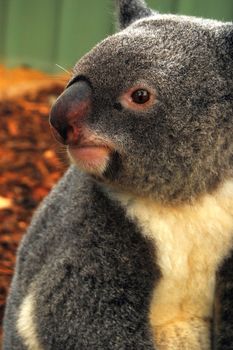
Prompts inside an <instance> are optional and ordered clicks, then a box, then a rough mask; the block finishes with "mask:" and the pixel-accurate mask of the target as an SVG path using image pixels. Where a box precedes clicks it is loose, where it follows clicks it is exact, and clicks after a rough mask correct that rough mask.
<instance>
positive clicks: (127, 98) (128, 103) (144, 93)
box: [119, 83, 157, 112]
mask: <svg viewBox="0 0 233 350" xmlns="http://www.w3.org/2000/svg"><path fill="white" fill-rule="evenodd" d="M156 97H157V94H156V91H155V90H154V89H153V88H151V87H150V86H147V84H144V83H141V84H138V85H136V86H133V87H131V88H130V89H129V90H127V91H125V92H124V93H123V94H122V95H121V96H120V99H119V102H120V103H121V105H122V106H123V107H125V108H127V109H131V110H133V111H135V112H137V111H138V112H143V111H146V110H148V109H149V108H150V107H151V106H153V105H154V104H155V103H156Z"/></svg>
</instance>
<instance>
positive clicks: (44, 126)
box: [0, 66, 69, 348]
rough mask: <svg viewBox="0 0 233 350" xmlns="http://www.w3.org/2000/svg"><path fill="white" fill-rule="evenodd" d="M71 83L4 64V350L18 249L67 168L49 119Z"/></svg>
mask: <svg viewBox="0 0 233 350" xmlns="http://www.w3.org/2000/svg"><path fill="white" fill-rule="evenodd" d="M68 79H69V77H67V79H66V78H62V77H59V78H55V77H49V76H46V75H44V74H42V73H40V72H35V71H31V70H27V69H15V70H6V69H5V68H4V67H2V66H0V145H1V147H0V348H1V322H2V317H3V312H4V307H5V301H6V295H7V292H8V289H9V285H10V281H11V278H12V274H13V270H14V264H15V254H16V249H17V246H18V244H19V241H20V239H21V237H22V235H23V233H24V232H25V230H26V228H27V226H28V224H29V222H30V219H31V216H32V213H33V211H34V210H35V208H36V207H37V205H38V204H39V202H40V201H41V200H42V199H43V197H44V196H45V195H46V194H47V193H48V192H49V191H50V189H51V187H52V186H53V185H54V184H55V183H56V182H57V180H58V179H59V178H60V176H61V175H62V173H63V172H64V170H65V168H66V167H67V160H66V152H65V150H64V149H62V148H61V147H60V146H59V145H58V144H57V143H56V141H54V139H53V137H52V135H51V132H50V130H49V124H48V115H49V110H50V107H51V104H52V102H53V101H54V100H55V98H56V96H57V95H59V94H60V92H61V91H62V89H63V86H64V85H65V82H66V81H67V80H68Z"/></svg>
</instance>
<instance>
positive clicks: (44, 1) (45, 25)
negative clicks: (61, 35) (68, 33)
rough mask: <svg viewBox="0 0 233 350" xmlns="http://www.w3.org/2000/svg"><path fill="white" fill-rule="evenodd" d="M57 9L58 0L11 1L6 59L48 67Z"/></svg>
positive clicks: (47, 68)
mask: <svg viewBox="0 0 233 350" xmlns="http://www.w3.org/2000/svg"><path fill="white" fill-rule="evenodd" d="M60 11H61V0H49V1H48V0H40V1H35V0H10V1H9V15H8V22H7V28H6V45H5V58H6V62H7V63H8V64H9V65H17V64H20V63H21V64H25V65H27V64H28V65H30V66H33V67H37V68H41V69H43V70H51V67H52V62H54V55H55V53H56V45H55V43H56V39H57V27H58V26H59V18H60Z"/></svg>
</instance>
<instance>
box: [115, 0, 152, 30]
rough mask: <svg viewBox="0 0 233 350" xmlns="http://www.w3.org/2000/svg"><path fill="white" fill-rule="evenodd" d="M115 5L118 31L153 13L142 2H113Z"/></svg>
mask: <svg viewBox="0 0 233 350" xmlns="http://www.w3.org/2000/svg"><path fill="white" fill-rule="evenodd" d="M115 3H116V8H117V15H118V23H119V24H118V26H119V28H120V29H124V28H126V27H127V26H128V25H130V24H131V23H133V22H134V21H136V20H137V19H140V18H143V17H148V16H151V15H152V14H153V11H152V10H151V9H149V8H148V7H147V6H146V4H145V2H144V0H115Z"/></svg>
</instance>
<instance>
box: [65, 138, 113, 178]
mask: <svg viewBox="0 0 233 350" xmlns="http://www.w3.org/2000/svg"><path fill="white" fill-rule="evenodd" d="M67 150H68V155H69V158H70V159H71V161H72V162H74V163H75V164H76V165H77V166H78V167H79V168H81V169H82V170H84V171H86V172H88V173H91V174H94V175H101V174H103V173H104V172H105V171H106V169H107V167H108V164H109V162H110V159H111V154H112V153H113V147H112V146H111V145H110V143H108V142H107V141H106V140H103V139H101V138H99V137H96V136H94V135H89V137H87V138H86V137H85V138H84V137H81V138H80V139H79V142H78V143H77V144H71V145H68V147H67Z"/></svg>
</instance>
